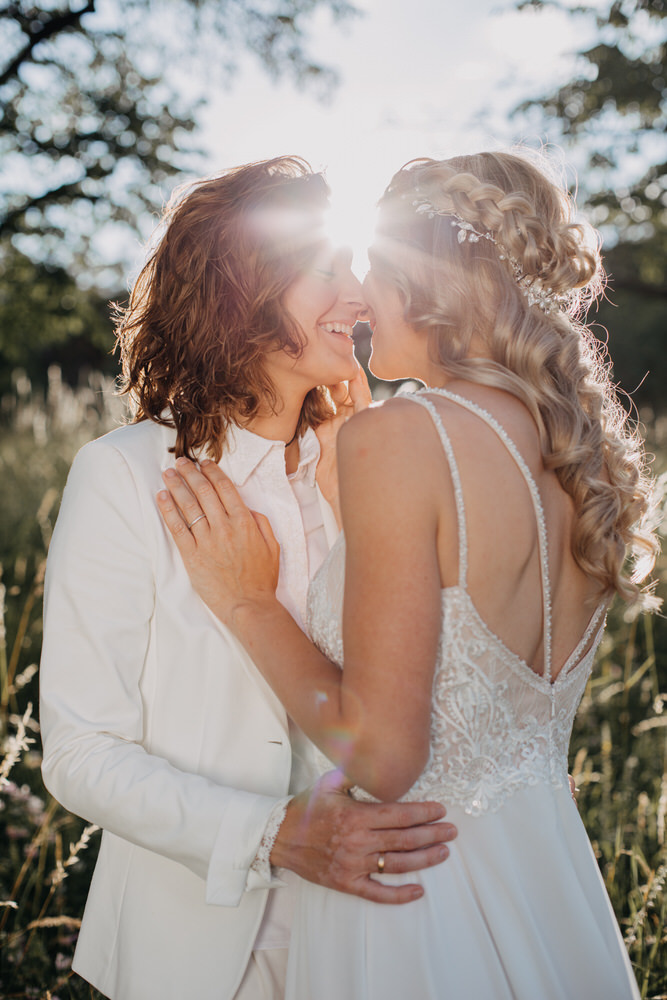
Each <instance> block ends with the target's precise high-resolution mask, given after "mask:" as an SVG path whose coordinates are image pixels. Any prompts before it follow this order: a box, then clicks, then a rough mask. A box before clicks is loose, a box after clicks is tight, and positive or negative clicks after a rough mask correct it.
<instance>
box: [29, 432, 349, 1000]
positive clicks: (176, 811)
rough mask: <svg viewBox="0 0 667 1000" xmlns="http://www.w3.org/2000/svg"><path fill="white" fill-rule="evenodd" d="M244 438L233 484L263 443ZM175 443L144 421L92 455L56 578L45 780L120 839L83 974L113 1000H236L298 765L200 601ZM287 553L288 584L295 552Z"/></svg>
mask: <svg viewBox="0 0 667 1000" xmlns="http://www.w3.org/2000/svg"><path fill="white" fill-rule="evenodd" d="M234 434H235V435H236V436H235V437H234V435H232V441H233V442H234V441H235V448H236V455H237V459H236V465H234V461H232V462H231V464H230V461H229V458H230V456H229V455H226V456H225V457H223V459H222V461H221V466H222V468H223V469H225V471H227V472H229V473H230V474H231V475H232V477H233V478H234V470H235V469H236V471H237V473H238V469H239V461H241V466H243V451H242V449H243V435H244V434H245V435H248V434H249V432H247V431H240V432H239V431H238V430H236V431H235V432H234ZM250 437H251V438H254V439H255V441H256V440H257V438H256V436H255V435H250ZM174 439H175V432H174V431H173V430H171V429H169V428H165V427H161V426H159V425H158V424H156V423H154V422H152V421H145V422H143V423H140V424H134V425H130V426H127V427H122V428H119V429H118V430H115V431H112V432H111V433H110V434H107V435H106V436H105V437H103V438H100V439H99V440H97V441H94V442H91V443H90V444H88V445H86V446H85V447H84V448H83V449H82V450H81V451H80V452H79V454H78V455H77V457H76V459H75V461H74V464H73V466H72V469H71V472H70V475H69V479H68V482H67V487H66V489H65V493H64V496H63V502H62V506H61V510H60V514H59V517H58V522H57V525H56V529H55V532H54V535H53V540H52V542H51V549H50V553H49V559H48V567H47V579H46V593H45V619H44V643H43V654H42V665H41V726H42V737H43V743H44V761H43V775H44V781H45V783H46V786H47V788H48V789H49V790H50V791H51V792H52V794H53V795H54V796H55V798H57V799H58V800H59V801H60V802H62V803H63V805H64V806H66V808H67V809H69V810H71V811H72V812H74V813H77V814H78V815H80V816H83V817H85V818H86V819H87V820H88V821H90V822H93V823H96V824H98V825H99V826H101V827H102V828H103V830H104V833H103V837H102V844H101V848H100V854H99V859H98V862H97V865H96V868H95V873H94V876H93V881H92V885H91V889H90V894H89V897H88V902H87V904H86V910H85V915H84V919H83V926H82V928H81V933H80V937H79V942H78V945H77V949H76V955H75V960H74V969H75V971H76V972H78V973H79V974H80V975H82V976H83V977H84V978H85V979H87V980H88V981H89V982H90V983H92V984H93V985H94V986H95V987H96V988H97V989H98V990H100V991H101V992H102V993H104V994H105V995H106V996H108V997H111V998H114V1000H156V998H158V997H159V998H160V1000H183V998H184V997H187V996H191V997H196V998H197V1000H228V998H231V997H233V995H234V993H235V992H236V989H237V987H238V984H239V982H240V980H241V979H242V977H243V973H244V971H245V968H246V964H247V962H248V959H249V956H250V952H251V950H252V946H253V942H254V939H255V935H256V933H257V929H258V927H259V924H260V921H261V918H262V913H263V910H264V907H265V904H266V899H267V895H268V891H269V885H270V883H267V882H265V881H264V880H262V879H261V878H260V877H259V876H258V875H257V874H256V873H255V872H254V871H250V872H249V865H250V864H251V862H252V860H253V858H254V856H255V853H256V850H257V847H258V845H259V841H260V840H261V836H262V833H263V831H264V826H265V824H266V820H267V817H268V814H269V812H270V810H271V808H272V807H273V805H274V803H275V801H276V799H277V798H279V797H281V796H283V795H285V794H286V792H287V788H288V783H289V777H290V769H291V751H290V745H289V739H288V728H287V720H286V716H285V711H284V709H283V707H282V705H281V704H280V702H279V701H278V699H277V698H276V696H275V695H274V694H273V692H272V691H271V689H270V688H269V687H268V685H267V684H266V682H265V681H264V679H263V678H262V677H261V675H260V674H259V672H258V671H257V669H256V667H255V666H254V664H253V663H252V661H251V660H250V659H249V657H248V656H247V654H246V653H245V651H244V650H243V648H242V647H241V646H240V644H239V643H238V642H237V641H236V639H235V638H234V637H233V636H232V635H231V634H230V633H229V632H228V630H227V629H226V628H225V627H224V626H222V625H221V624H220V623H219V622H218V621H217V619H215V618H214V616H213V615H212V614H211V613H210V612H209V610H208V609H207V608H206V607H205V605H204V604H203V602H202V601H201V600H200V599H199V598H198V596H197V595H196V594H195V593H194V591H193V590H192V587H191V586H190V582H189V579H188V577H187V574H186V572H185V570H184V568H183V566H182V564H181V560H180V557H179V555H178V552H177V551H176V548H175V546H174V544H173V542H172V540H171V537H170V536H169V533H168V531H167V530H166V528H165V527H164V525H163V523H162V520H161V518H160V515H159V512H158V510H157V506H156V502H155V494H156V493H157V491H158V490H159V489H161V488H162V486H163V483H162V479H161V472H162V470H164V469H165V468H167V467H169V466H170V465H171V464H172V463H173V454H172V453H170V452H169V451H168V448H169V446H170V445H171V444H173V442H174ZM239 448H241V451H239ZM239 456H240V458H239ZM232 458H233V456H232ZM280 461H282V462H283V464H282V480H283V482H284V489H285V490H287V491H290V487H289V483H288V481H287V479H286V476H285V475H284V461H283V460H282V453H281V456H280ZM246 465H247V467H248V470H250V469H251V465H252V462H250V463H248V462H246ZM261 469H262V466H260V467H259V469H258V471H257V476H258V477H259V476H260V475H261ZM244 474H245V472H244ZM272 475H273V479H272V480H271V482H270V483H267V484H266V487H267V488H265V489H264V490H263V496H264V500H263V502H262V504H258V503H257V502H256V500H255V501H254V502H253V506H254V507H255V508H256V509H261V510H262V512H263V513H265V514H267V516H268V517H269V518H271V520H272V523H273V524H274V530H276V534H277V535H278V539H279V541H281V537H280V536H281V533H282V534H283V536H284V537H283V540H284V538H285V534H286V537H287V538H289V537H293V536H294V530H295V528H294V523H292V524H291V525H287V527H286V526H285V518H286V517H287V514H286V513H285V511H286V509H287V508H286V506H285V504H286V497H287V494H284V495H283V496H282V498H281V497H280V496H277V492H278V493H280V488H279V487H280V483H279V482H278V481H277V479H276V465H275V463H274V465H273V473H272ZM242 478H243V476H241V479H242ZM236 479H237V481H238V479H239V476H238V474H237V476H236ZM260 485H261V484H260ZM239 486H240V488H241V493H242V494H243V484H242V483H239ZM256 487H257V484H255V489H256ZM320 501H321V504H322V510H323V516H324V522H325V527H326V529H327V535H328V537H329V539H330V541H331V540H333V538H334V537H335V534H336V531H337V528H336V525H335V520H334V518H333V514H332V513H331V510H330V508H329V506H328V504H326V501H324V500H323V498H321V495H320ZM288 506H289V505H288ZM288 520H289V517H288ZM300 530H301V532H302V530H303V529H302V528H301V529H300ZM296 548H297V549H299V548H300V550H301V551H302V552H305V545H304V544H303V543H302V544H301V546H297V547H296ZM281 558H283V559H285V560H286V561H287V564H286V565H282V566H281V573H284V578H285V579H286V580H287V581H288V583H289V580H290V579H292V580H294V579H296V577H297V575H299V574H298V572H297V571H298V570H299V567H298V566H297V565H296V564H294V565H290V564H289V561H290V546H289V545H287V546H285V547H284V551H283V553H282V556H281ZM300 576H301V578H302V581H301V583H302V587H303V588H306V587H307V573H306V578H305V579H303V573H301V574H300ZM304 594H305V589H304V591H303V593H302V594H300V595H295V601H296V603H297V604H299V605H301V606H302V605H303V600H304ZM278 891H279V890H278Z"/></svg>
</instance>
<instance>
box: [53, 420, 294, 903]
mask: <svg viewBox="0 0 667 1000" xmlns="http://www.w3.org/2000/svg"><path fill="white" fill-rule="evenodd" d="M154 589H155V579H154V571H153V565H152V558H151V554H150V552H149V550H148V547H147V545H146V532H145V530H144V517H143V513H142V506H141V501H140V497H139V495H138V491H137V488H136V484H135V482H134V479H133V476H132V473H131V470H130V468H129V466H128V464H127V461H126V459H125V457H124V456H123V454H122V453H121V452H120V451H119V450H118V448H116V447H115V446H113V445H110V444H109V443H107V442H106V441H105V439H100V440H98V441H95V442H92V443H91V444H89V445H86V446H85V447H84V448H83V449H82V450H81V451H80V452H79V454H78V455H77V457H76V459H75V461H74V463H73V466H72V469H71V471H70V475H69V478H68V481H67V486H66V488H65V492H64V495H63V501H62V505H61V509H60V514H59V516H58V521H57V524H56V528H55V531H54V534H53V539H52V542H51V546H50V551H49V557H48V561H47V573H46V586H45V598H44V641H43V649H42V661H41V670H40V722H41V729H42V740H43V746H44V757H43V766H42V772H43V776H44V782H45V784H46V786H47V788H48V789H49V791H50V792H51V793H52V794H53V795H54V797H55V798H56V799H58V800H59V801H60V802H61V803H62V804H63V805H64V806H65V807H66V808H67V809H69V810H70V811H71V812H74V813H76V814H77V815H80V816H83V817H84V818H85V819H86V820H88V821H89V822H93V823H95V824H97V825H98V826H101V827H103V828H104V829H105V830H109V831H110V832H111V833H114V834H116V835H117V836H119V837H122V838H124V839H125V840H128V841H130V842H132V843H134V844H137V845H139V846H140V847H143V848H146V849H148V850H151V851H155V852H156V853H158V854H161V855H163V856H165V857H167V858H171V859H172V860H173V861H176V862H179V863H180V864H183V865H185V866H186V867H187V868H189V869H190V870H191V871H193V872H194V873H195V874H197V875H198V876H200V877H201V878H202V879H205V880H206V898H207V901H208V902H209V903H216V904H218V905H225V906H236V905H238V903H239V901H240V899H241V897H242V895H243V892H244V891H245V889H246V888H247V887H252V888H255V887H257V888H260V887H261V888H266V887H267V883H266V882H265V881H263V880H259V879H258V878H257V876H256V875H254V874H253V873H251V876H250V879H248V869H249V866H250V864H251V863H252V861H253V858H254V856H255V853H256V850H257V847H258V845H259V843H260V840H261V838H262V834H263V832H264V828H265V825H266V822H267V819H268V816H269V813H270V812H271V809H272V808H273V806H274V804H275V802H276V799H274V798H271V797H269V796H264V795H257V794H255V793H252V792H246V791H243V790H238V789H233V788H227V787H223V786H221V785H218V784H216V783H215V782H213V781H211V780H209V779H208V778H206V777H204V776H202V775H199V774H194V773H185V772H184V771H182V770H179V769H177V768H175V767H173V766H172V765H171V764H170V763H169V762H168V761H167V760H165V759H163V758H161V757H158V756H155V755H152V754H150V753H148V752H147V751H146V749H145V748H144V747H143V746H142V735H143V723H144V720H143V705H142V698H141V694H140V679H141V675H142V671H143V668H144V660H145V656H146V650H147V647H148V639H149V633H150V629H151V619H152V615H153V608H154Z"/></svg>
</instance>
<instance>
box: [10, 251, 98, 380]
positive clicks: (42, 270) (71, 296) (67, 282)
mask: <svg viewBox="0 0 667 1000" xmlns="http://www.w3.org/2000/svg"><path fill="white" fill-rule="evenodd" d="M113 343H114V338H113V331H112V328H111V321H110V318H109V306H108V302H107V297H106V296H104V295H101V294H100V293H99V292H98V291H97V290H96V289H94V288H92V289H88V288H85V289H84V288H80V287H79V286H78V285H77V283H76V281H75V280H74V278H73V277H72V276H71V275H70V274H69V273H68V272H67V271H66V270H65V269H64V268H62V267H58V266H54V265H50V264H45V263H42V262H40V261H33V260H31V259H30V258H29V257H26V255H25V254H22V253H20V252H19V251H18V250H16V249H15V248H14V247H12V246H11V245H9V246H8V247H6V249H5V252H4V253H3V254H2V255H0V394H2V393H4V392H6V391H7V390H8V389H9V388H10V381H11V377H12V372H13V371H14V370H15V369H22V370H23V371H24V372H25V373H26V374H27V375H28V377H29V378H30V380H31V382H32V383H33V384H39V385H41V386H44V385H45V382H46V375H47V370H48V367H49V365H52V364H57V365H58V366H59V367H60V368H61V370H62V372H63V374H64V376H65V378H66V380H67V381H68V382H71V383H75V382H76V381H77V380H78V376H79V374H80V373H81V371H82V369H86V368H87V369H89V370H92V371H100V372H107V373H108V374H115V373H116V371H117V362H116V359H115V358H113V357H112V356H111V351H112V349H113Z"/></svg>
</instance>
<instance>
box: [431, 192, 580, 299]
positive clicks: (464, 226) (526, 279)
mask: <svg viewBox="0 0 667 1000" xmlns="http://www.w3.org/2000/svg"><path fill="white" fill-rule="evenodd" d="M412 204H413V205H414V208H415V211H416V212H417V214H418V215H427V216H428V217H429V219H434V218H435V217H436V215H438V216H441V217H443V218H447V217H450V218H451V225H452V227H453V228H454V229H458V233H457V235H456V238H457V240H458V242H459V243H479V241H480V240H487V241H488V242H489V243H493V245H494V246H496V247H498V251H499V253H498V259H499V260H506V261H507V262H508V264H509V265H510V267H511V268H512V274H513V276H514V280H515V281H516V283H517V285H518V286H519V290H520V291H521V293H522V294H523V295H525V297H526V299H527V300H528V305H529V306H539V308H540V309H541V310H542V312H544V313H546V314H547V315H548V316H553V315H556V314H557V313H559V312H560V311H561V309H566V308H567V306H568V305H569V303H570V296H569V295H566V294H561V293H559V292H555V291H554V290H553V289H552V288H549V287H548V286H547V285H545V284H544V283H543V282H542V279H541V278H539V277H538V276H537V275H529V274H524V273H523V269H522V267H521V264H520V263H519V261H518V260H517V259H516V257H515V256H514V255H513V254H511V253H510V252H509V250H507V249H506V248H505V247H504V246H503V245H502V243H499V242H498V240H497V239H496V238H495V236H494V235H493V233H488V232H485V233H480V232H479V230H477V229H475V227H474V226H473V224H472V223H471V222H466V221H465V219H462V218H461V216H460V215H457V213H456V212H452V211H451V210H449V209H444V208H442V209H438V208H436V207H435V205H433V204H432V203H431V202H430V201H428V199H427V198H424V197H421V196H420V197H418V198H416V199H415V200H414V201H413V202H412Z"/></svg>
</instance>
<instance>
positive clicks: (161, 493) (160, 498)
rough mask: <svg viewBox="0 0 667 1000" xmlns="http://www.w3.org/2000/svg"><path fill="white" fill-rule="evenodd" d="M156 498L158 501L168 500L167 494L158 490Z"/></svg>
mask: <svg viewBox="0 0 667 1000" xmlns="http://www.w3.org/2000/svg"><path fill="white" fill-rule="evenodd" d="M157 496H158V500H168V499H169V494H168V493H167V491H166V490H160V492H159V493H158V495H157Z"/></svg>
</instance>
